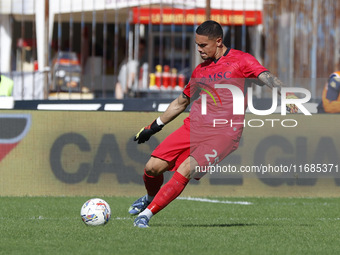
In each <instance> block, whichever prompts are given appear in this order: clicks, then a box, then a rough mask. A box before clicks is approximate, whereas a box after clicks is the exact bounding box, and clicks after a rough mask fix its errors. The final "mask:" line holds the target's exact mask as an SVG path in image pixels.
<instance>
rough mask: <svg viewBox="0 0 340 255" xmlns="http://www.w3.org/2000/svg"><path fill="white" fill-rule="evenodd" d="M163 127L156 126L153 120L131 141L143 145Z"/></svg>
mask: <svg viewBox="0 0 340 255" xmlns="http://www.w3.org/2000/svg"><path fill="white" fill-rule="evenodd" d="M163 127H164V125H158V124H157V120H154V122H152V123H151V125H149V126H147V127H144V128H142V129H141V130H140V131H139V132H138V134H137V135H136V136H135V138H134V139H133V140H134V141H138V143H144V142H146V141H148V140H149V139H150V137H151V136H152V135H154V134H156V133H157V132H159V131H161V130H162V128H163Z"/></svg>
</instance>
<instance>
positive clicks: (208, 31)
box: [196, 20, 223, 39]
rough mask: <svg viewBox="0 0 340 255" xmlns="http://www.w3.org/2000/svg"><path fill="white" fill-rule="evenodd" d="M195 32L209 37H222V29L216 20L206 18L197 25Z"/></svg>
mask: <svg viewBox="0 0 340 255" xmlns="http://www.w3.org/2000/svg"><path fill="white" fill-rule="evenodd" d="M196 34H198V35H205V36H208V38H209V39H216V38H223V29H222V27H221V25H220V24H219V23H217V22H216V21H213V20H207V21H204V22H203V23H202V24H201V25H199V26H198V27H197V29H196Z"/></svg>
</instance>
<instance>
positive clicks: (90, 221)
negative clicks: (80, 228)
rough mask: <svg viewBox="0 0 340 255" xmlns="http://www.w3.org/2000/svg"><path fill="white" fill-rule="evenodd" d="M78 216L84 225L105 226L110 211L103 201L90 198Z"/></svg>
mask: <svg viewBox="0 0 340 255" xmlns="http://www.w3.org/2000/svg"><path fill="white" fill-rule="evenodd" d="M80 216H81V219H82V220H83V222H84V223H85V224H86V225H89V226H100V225H105V224H106V223H108V222H109V220H110V217H111V209H110V206H109V204H108V203H107V202H106V201H105V200H104V199H100V198H92V199H90V200H87V201H86V202H85V203H84V204H83V206H82V207H81V210H80Z"/></svg>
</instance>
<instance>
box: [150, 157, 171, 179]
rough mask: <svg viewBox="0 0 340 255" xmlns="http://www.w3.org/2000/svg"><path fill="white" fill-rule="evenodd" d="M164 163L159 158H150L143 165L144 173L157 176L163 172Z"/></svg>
mask: <svg viewBox="0 0 340 255" xmlns="http://www.w3.org/2000/svg"><path fill="white" fill-rule="evenodd" d="M165 167H166V165H165V164H164V163H163V162H159V160H155V159H153V158H151V159H150V160H149V161H148V163H146V166H145V173H146V174H147V175H150V176H157V175H159V174H161V173H163V172H164V170H165Z"/></svg>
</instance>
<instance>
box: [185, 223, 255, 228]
mask: <svg viewBox="0 0 340 255" xmlns="http://www.w3.org/2000/svg"><path fill="white" fill-rule="evenodd" d="M257 225H258V224H253V223H234V224H185V225H182V227H191V228H192V227H204V228H209V227H210V228H229V227H251V226H257Z"/></svg>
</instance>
